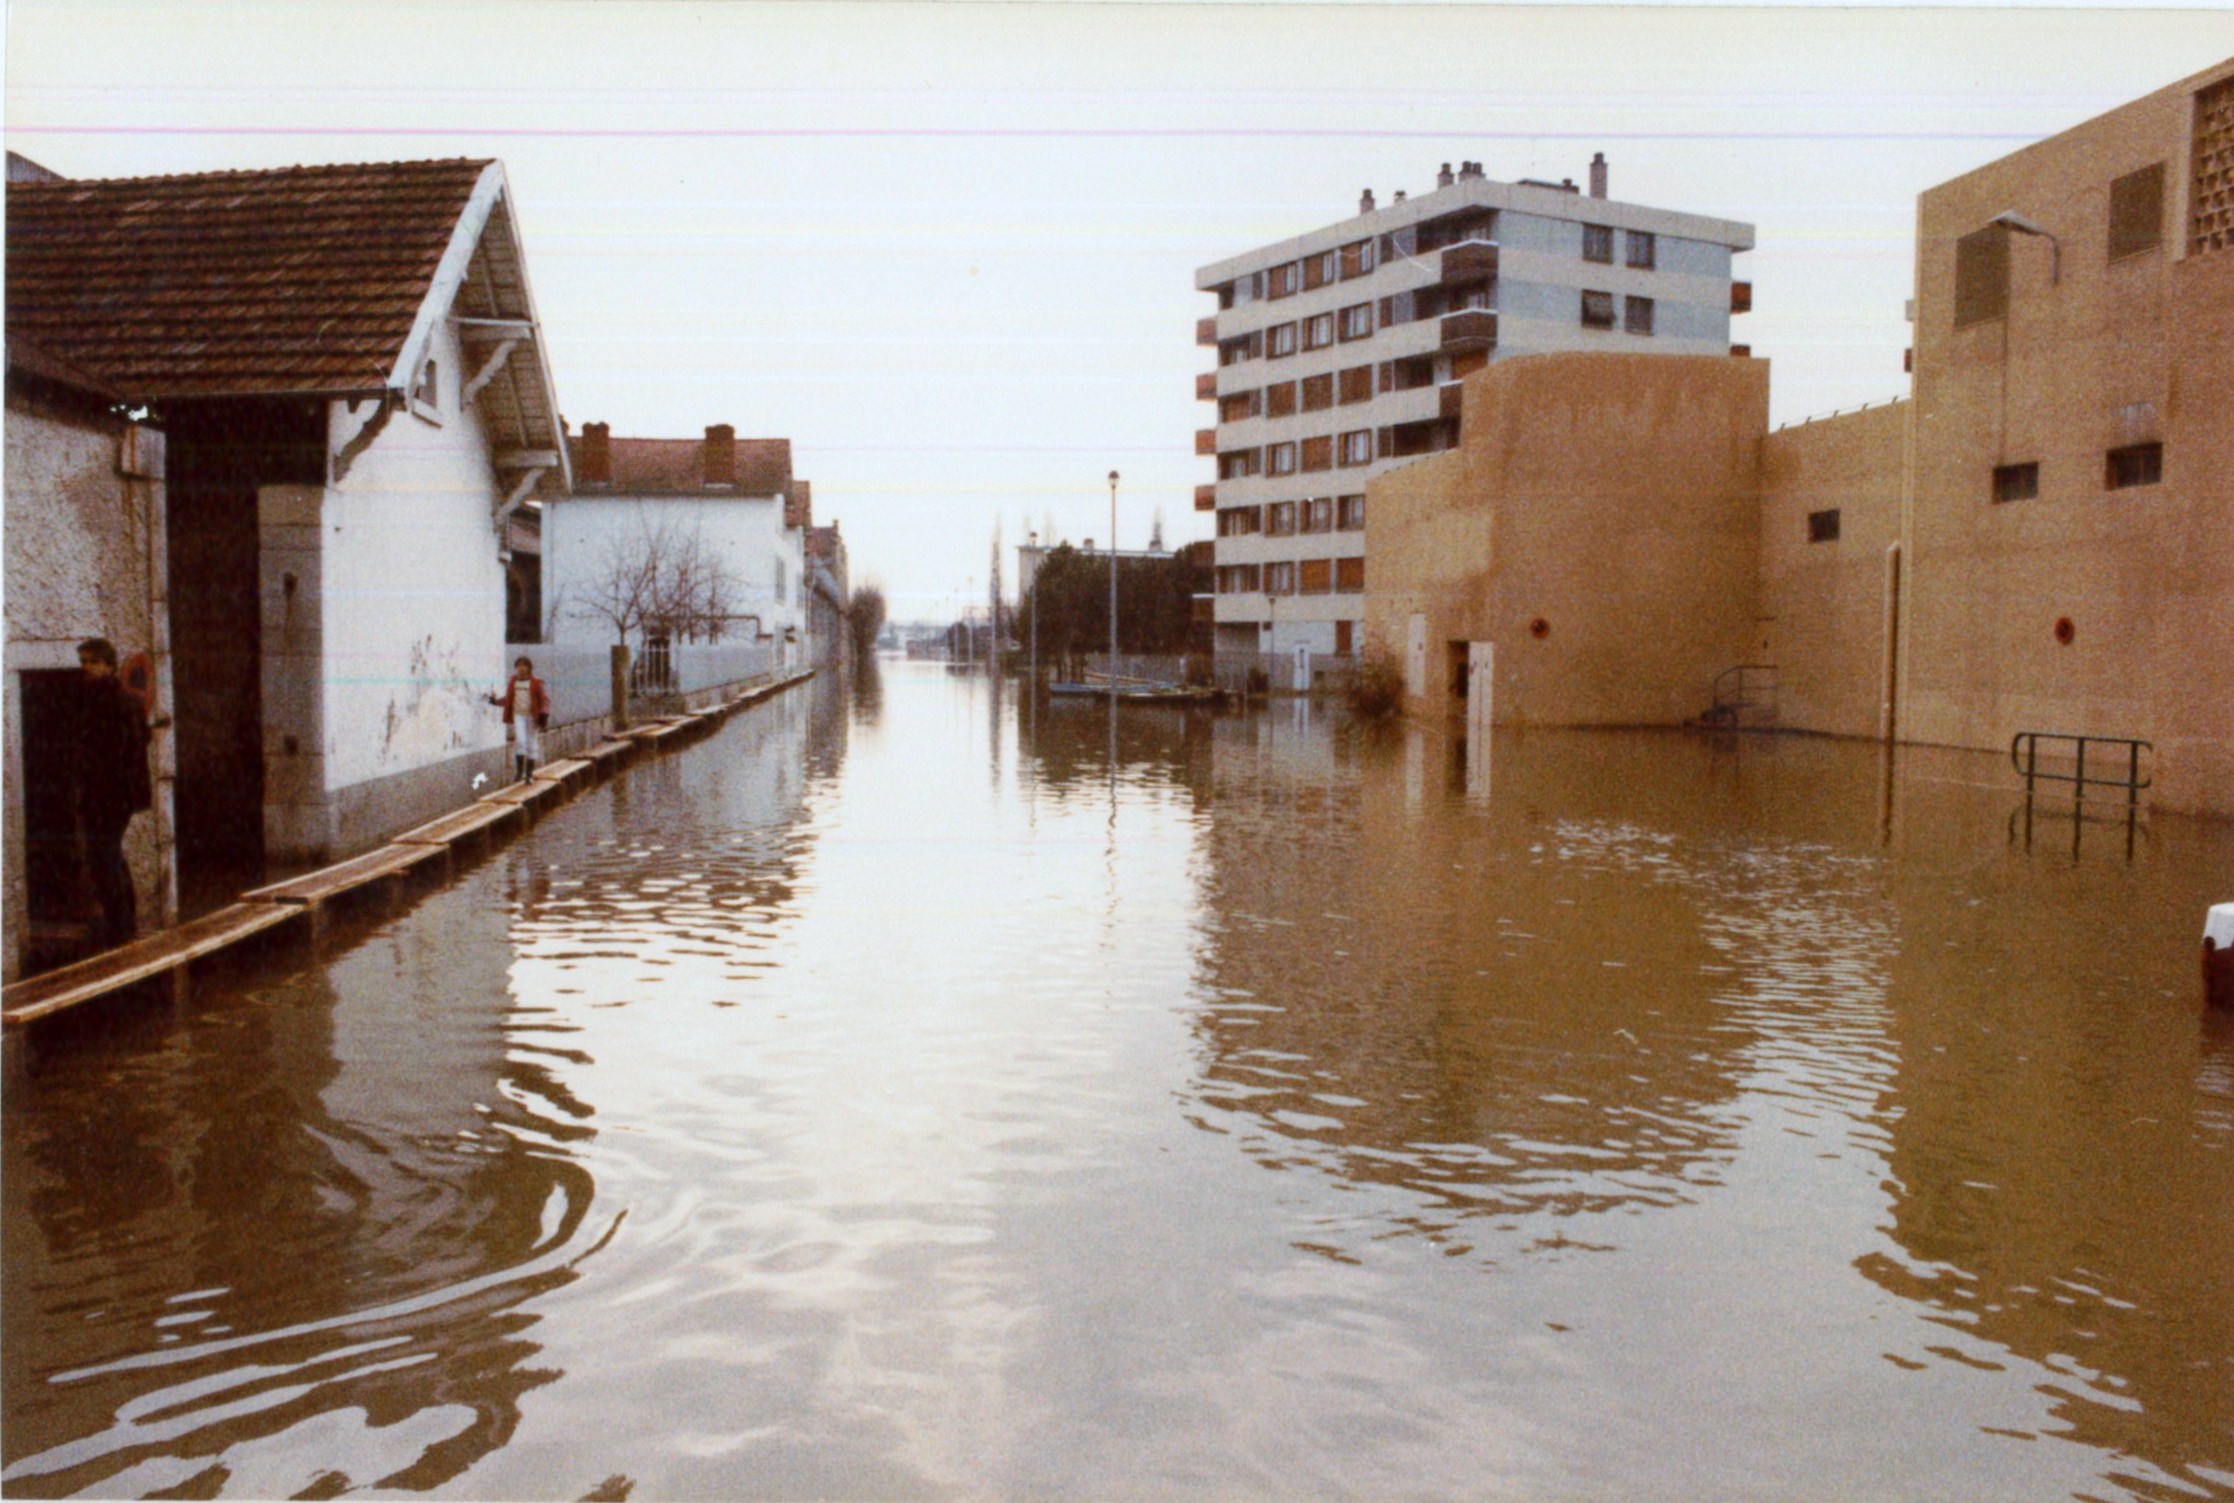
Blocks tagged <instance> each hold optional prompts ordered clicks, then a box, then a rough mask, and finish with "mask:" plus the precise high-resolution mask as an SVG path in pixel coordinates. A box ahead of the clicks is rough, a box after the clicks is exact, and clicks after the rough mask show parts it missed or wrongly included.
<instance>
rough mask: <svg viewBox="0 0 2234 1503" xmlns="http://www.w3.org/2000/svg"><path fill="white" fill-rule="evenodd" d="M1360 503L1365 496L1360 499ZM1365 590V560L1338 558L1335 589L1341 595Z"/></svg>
mask: <svg viewBox="0 0 2234 1503" xmlns="http://www.w3.org/2000/svg"><path fill="white" fill-rule="evenodd" d="M1358 499H1359V500H1360V501H1362V500H1364V499H1365V498H1364V497H1363V496H1360V497H1358ZM1364 588H1365V560H1364V559H1362V558H1338V559H1336V560H1335V561H1334V589H1335V593H1337V594H1340V595H1355V594H1357V593H1358V592H1360V591H1361V590H1363V589H1364Z"/></svg>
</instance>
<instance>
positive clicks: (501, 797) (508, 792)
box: [481, 778, 564, 809]
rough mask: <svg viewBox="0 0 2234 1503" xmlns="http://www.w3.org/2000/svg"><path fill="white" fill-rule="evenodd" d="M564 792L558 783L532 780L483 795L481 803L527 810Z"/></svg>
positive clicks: (537, 779)
mask: <svg viewBox="0 0 2234 1503" xmlns="http://www.w3.org/2000/svg"><path fill="white" fill-rule="evenodd" d="M563 791H564V789H563V788H562V787H561V786H560V785H559V784H557V783H551V782H546V781H544V780H543V779H542V778H531V779H529V780H528V781H527V782H525V783H514V784H513V785H512V786H511V787H509V788H499V789H498V790H497V791H496V792H494V793H488V794H483V795H482V796H481V802H482V803H484V804H512V805H514V806H516V807H518V808H522V809H525V808H527V807H529V806H530V805H533V804H538V803H541V802H542V801H543V800H544V799H547V798H553V797H556V796H557V795H558V794H560V793H561V792H563Z"/></svg>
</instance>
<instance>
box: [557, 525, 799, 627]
mask: <svg viewBox="0 0 2234 1503" xmlns="http://www.w3.org/2000/svg"><path fill="white" fill-rule="evenodd" d="M662 529H666V530H667V533H668V535H670V536H688V535H690V534H692V533H695V534H696V535H697V536H698V537H699V538H700V540H701V541H702V542H703V544H704V545H705V546H706V547H707V548H708V549H709V550H710V551H712V552H713V553H714V554H715V555H717V556H718V557H719V558H720V559H721V561H722V563H723V565H724V566H725V567H726V568H727V569H728V570H729V574H730V577H731V580H732V588H731V589H730V591H729V599H730V601H731V614H732V615H733V616H737V617H743V616H753V617H757V618H758V619H759V622H760V629H761V630H762V631H763V632H766V633H770V634H772V635H773V636H774V638H775V640H774V641H773V642H771V643H770V644H769V646H770V647H771V648H773V649H775V650H776V653H777V657H776V661H775V663H774V665H773V666H774V668H775V669H776V670H778V671H781V670H783V669H785V668H795V667H799V666H802V665H803V664H804V663H805V662H806V659H807V606H806V596H807V558H806V541H805V539H806V534H805V531H804V530H803V529H801V528H797V527H786V526H784V522H783V502H782V501H781V500H780V499H778V498H776V497H773V496H739V495H733V494H721V495H712V496H625V495H613V496H608V495H575V496H569V497H567V498H566V499H565V500H563V501H558V502H553V503H551V504H549V505H546V506H545V507H544V508H543V599H544V611H545V614H546V616H547V618H548V620H547V622H546V625H545V631H544V635H545V636H547V637H548V638H549V639H550V640H551V641H553V642H557V643H565V644H570V645H585V646H586V645H591V644H596V643H611V642H612V641H613V640H614V632H613V624H612V622H611V621H609V620H606V619H604V618H602V617H601V616H599V615H598V613H597V612H596V610H595V609H594V607H593V606H592V604H591V602H592V601H593V600H594V598H595V596H596V593H597V590H598V587H599V583H600V581H601V580H602V579H604V578H605V577H606V576H607V575H608V574H609V573H610V570H611V567H612V566H611V562H610V561H611V560H612V559H613V558H614V557H615V556H616V554H619V553H626V552H627V551H628V550H629V549H630V548H631V547H632V546H633V543H634V540H636V539H639V538H641V537H643V536H645V535H646V534H647V533H649V534H652V535H657V534H659V533H660V532H661V530H662ZM779 579H780V588H779ZM787 630H788V631H792V632H795V633H796V634H797V637H798V640H797V641H794V642H790V643H785V642H784V636H785V633H786V631H787ZM630 646H631V647H634V648H636V649H637V650H639V651H641V648H642V643H641V641H637V642H632V643H631V644H630Z"/></svg>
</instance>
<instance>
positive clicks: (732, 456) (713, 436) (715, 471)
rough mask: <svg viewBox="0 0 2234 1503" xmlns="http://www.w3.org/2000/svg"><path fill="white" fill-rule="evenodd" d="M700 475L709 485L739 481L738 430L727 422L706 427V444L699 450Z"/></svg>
mask: <svg viewBox="0 0 2234 1503" xmlns="http://www.w3.org/2000/svg"><path fill="white" fill-rule="evenodd" d="M698 476H699V478H700V479H701V480H703V481H705V482H706V484H708V485H735V484H736V483H737V430H736V429H734V428H732V427H730V426H729V425H728V424H727V423H713V424H710V425H708V427H707V429H706V445H705V447H704V448H702V449H700V450H699V451H698Z"/></svg>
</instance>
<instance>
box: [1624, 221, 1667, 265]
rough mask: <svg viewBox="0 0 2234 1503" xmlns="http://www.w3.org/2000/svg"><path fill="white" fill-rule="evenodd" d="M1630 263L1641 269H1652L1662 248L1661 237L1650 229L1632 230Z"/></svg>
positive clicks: (1629, 238)
mask: <svg viewBox="0 0 2234 1503" xmlns="http://www.w3.org/2000/svg"><path fill="white" fill-rule="evenodd" d="M1628 244H1629V264H1630V265H1631V266H1633V267H1635V268H1636V269H1637V270H1639V271H1650V270H1652V267H1653V262H1654V258H1655V257H1656V256H1657V255H1658V253H1659V249H1660V241H1659V237H1658V236H1656V235H1654V234H1653V233H1652V232H1651V231H1649V230H1631V231H1629V234H1628Z"/></svg>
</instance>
